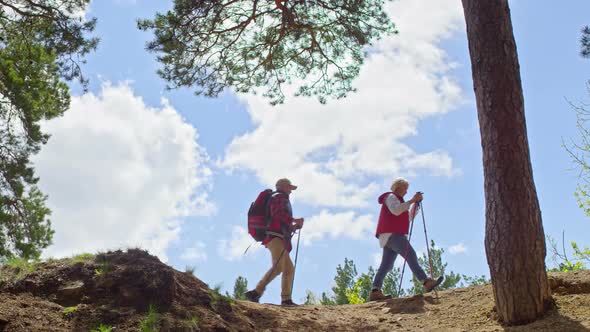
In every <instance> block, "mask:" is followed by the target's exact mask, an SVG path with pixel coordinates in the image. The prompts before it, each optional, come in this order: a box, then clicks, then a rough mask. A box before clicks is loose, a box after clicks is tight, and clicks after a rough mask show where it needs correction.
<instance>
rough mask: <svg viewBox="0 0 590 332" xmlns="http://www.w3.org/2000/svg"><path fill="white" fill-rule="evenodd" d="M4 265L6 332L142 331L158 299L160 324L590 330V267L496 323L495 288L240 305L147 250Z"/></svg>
mask: <svg viewBox="0 0 590 332" xmlns="http://www.w3.org/2000/svg"><path fill="white" fill-rule="evenodd" d="M21 274H23V273H22V271H18V270H16V269H14V268H12V267H9V266H2V267H0V331H18V332H21V331H89V330H91V329H94V328H96V327H97V326H98V325H99V324H104V325H108V326H112V327H114V328H113V330H112V331H138V330H139V326H140V324H141V322H142V321H144V320H145V319H146V317H147V316H148V308H149V306H150V305H153V306H155V308H156V310H157V312H158V324H157V325H158V330H159V331H503V330H506V331H590V271H578V272H569V273H551V274H550V284H551V288H552V292H553V297H554V299H555V301H556V304H557V308H556V309H555V310H553V311H551V312H549V313H548V314H547V315H546V317H544V318H542V319H540V320H537V321H536V322H534V323H531V324H528V325H523V326H513V327H507V326H502V325H501V324H499V323H498V322H497V321H496V320H495V318H494V317H495V315H494V312H493V306H494V303H493V296H492V288H491V286H489V285H487V286H477V287H470V288H462V289H454V290H450V291H444V292H438V298H437V297H436V295H435V294H428V295H424V296H422V295H419V296H412V297H407V298H400V299H393V300H389V301H384V302H372V303H366V304H361V305H343V306H299V307H288V308H285V307H281V306H277V305H271V304H256V303H250V302H244V301H237V302H233V301H230V300H228V299H227V298H224V297H222V296H220V295H219V294H216V293H215V292H214V291H212V290H210V289H209V288H208V286H207V285H206V284H205V283H203V282H202V281H200V280H199V279H197V278H196V277H194V276H192V275H191V274H187V273H183V272H179V271H176V270H174V269H173V268H171V267H169V266H167V265H165V264H163V263H162V262H160V261H159V260H158V259H157V258H156V257H154V256H151V255H149V254H148V253H146V252H145V251H142V250H129V251H127V252H122V251H116V252H109V253H105V254H100V255H97V256H96V257H93V258H90V259H87V260H86V261H83V262H74V261H73V260H71V259H64V260H54V261H49V262H45V263H40V264H38V265H37V266H36V269H35V270H34V271H33V272H31V273H28V274H24V275H21Z"/></svg>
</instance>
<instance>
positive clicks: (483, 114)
mask: <svg viewBox="0 0 590 332" xmlns="http://www.w3.org/2000/svg"><path fill="white" fill-rule="evenodd" d="M462 2H463V9H464V13H465V20H466V23H467V37H468V40H469V53H470V55H471V67H472V73H473V84H474V90H475V97H476V101H477V115H478V118H479V126H480V132H481V146H482V150H483V168H484V186H485V201H486V236H485V247H486V255H487V259H488V265H489V267H490V275H491V278H492V285H493V288H494V298H495V301H496V310H497V313H498V316H499V319H500V320H501V321H503V322H505V323H508V324H523V323H527V322H531V321H534V320H535V319H537V318H538V317H539V316H540V315H542V314H543V313H544V312H545V311H546V310H547V309H548V308H549V307H550V305H551V303H552V300H551V294H550V290H549V285H548V282H547V272H546V271H545V254H546V249H545V235H544V232H543V224H542V222H541V211H540V209H539V202H538V200H537V192H536V189H535V183H534V182H533V171H532V167H531V161H530V155H529V145H528V139H527V132H526V122H525V117H524V100H523V94H522V86H521V82H520V67H519V64H518V55H517V52H516V44H515V41H514V35H513V33H512V23H511V21H510V9H509V8H508V2H507V0H462Z"/></svg>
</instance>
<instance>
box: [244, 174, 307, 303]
mask: <svg viewBox="0 0 590 332" xmlns="http://www.w3.org/2000/svg"><path fill="white" fill-rule="evenodd" d="M295 189H297V186H294V185H293V184H292V183H291V181H289V179H279V180H278V181H277V183H276V192H274V193H273V194H272V196H271V198H270V202H269V213H270V225H269V227H268V230H267V232H266V237H265V238H264V239H263V240H262V244H263V245H264V246H265V247H266V248H267V249H268V250H269V251H270V254H271V258H272V266H271V268H270V269H269V270H268V271H267V272H266V274H265V275H264V276H263V277H262V279H260V282H258V284H257V285H256V288H255V289H253V290H251V291H248V292H246V299H248V300H249V301H253V302H258V301H259V300H260V297H261V296H262V294H263V293H264V290H265V289H266V286H267V285H268V284H269V283H270V282H271V281H272V280H273V279H274V278H275V277H276V276H278V275H279V274H281V273H282V274H283V276H282V280H281V305H284V306H295V305H296V304H295V303H293V301H292V300H291V289H292V287H293V273H294V268H293V262H292V261H291V258H290V257H289V252H291V248H292V247H291V236H292V234H293V232H294V231H295V230H296V229H299V228H301V227H303V218H298V219H294V218H293V211H292V209H291V202H290V201H289V195H290V194H291V191H293V190H295Z"/></svg>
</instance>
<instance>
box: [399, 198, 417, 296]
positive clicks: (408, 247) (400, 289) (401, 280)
mask: <svg viewBox="0 0 590 332" xmlns="http://www.w3.org/2000/svg"><path fill="white" fill-rule="evenodd" d="M416 204H417V205H416V208H417V209H419V208H420V202H417V203H416ZM412 214H415V213H412ZM414 217H415V216H412V221H411V224H410V234H409V235H408V244H407V245H406V255H405V256H404V265H403V266H402V275H401V276H400V278H399V285H398V287H399V288H398V290H397V296H398V297H399V296H400V294H401V292H402V282H403V281H404V270H405V269H406V261H407V259H406V257H408V252H409V251H410V240H411V239H412V230H413V229H414Z"/></svg>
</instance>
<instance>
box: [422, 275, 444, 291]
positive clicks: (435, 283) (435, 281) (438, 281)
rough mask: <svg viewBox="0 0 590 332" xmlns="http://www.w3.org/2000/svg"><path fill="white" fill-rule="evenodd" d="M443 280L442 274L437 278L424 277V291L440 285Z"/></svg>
mask: <svg viewBox="0 0 590 332" xmlns="http://www.w3.org/2000/svg"><path fill="white" fill-rule="evenodd" d="M443 280H444V277H443V276H440V277H438V279H432V278H426V280H425V281H424V283H423V285H424V291H426V293H428V292H430V291H432V290H433V289H434V288H435V287H436V286H438V285H440V284H441V283H442V282H443Z"/></svg>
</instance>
